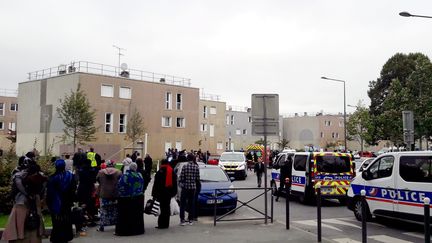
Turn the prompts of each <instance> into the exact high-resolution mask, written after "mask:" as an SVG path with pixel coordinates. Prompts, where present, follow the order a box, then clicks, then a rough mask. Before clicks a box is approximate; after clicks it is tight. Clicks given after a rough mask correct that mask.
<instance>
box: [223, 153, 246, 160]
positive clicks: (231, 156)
mask: <svg viewBox="0 0 432 243" xmlns="http://www.w3.org/2000/svg"><path fill="white" fill-rule="evenodd" d="M220 161H245V159H244V155H242V154H222V155H221V157H220Z"/></svg>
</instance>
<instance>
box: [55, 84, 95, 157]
mask: <svg viewBox="0 0 432 243" xmlns="http://www.w3.org/2000/svg"><path fill="white" fill-rule="evenodd" d="M57 113H58V114H59V118H60V119H61V120H62V121H63V124H64V125H65V127H64V128H63V132H64V138H65V140H67V139H72V144H73V148H74V151H75V148H76V145H77V144H84V143H85V142H90V141H93V140H94V139H95V133H96V130H97V129H96V127H95V125H94V121H95V116H96V115H95V114H96V111H95V110H92V109H91V107H90V103H89V101H88V99H87V96H86V94H85V93H84V91H83V90H81V86H80V85H79V84H78V87H77V89H76V90H75V91H71V93H70V95H67V96H66V97H65V98H64V100H62V99H60V107H58V108H57Z"/></svg>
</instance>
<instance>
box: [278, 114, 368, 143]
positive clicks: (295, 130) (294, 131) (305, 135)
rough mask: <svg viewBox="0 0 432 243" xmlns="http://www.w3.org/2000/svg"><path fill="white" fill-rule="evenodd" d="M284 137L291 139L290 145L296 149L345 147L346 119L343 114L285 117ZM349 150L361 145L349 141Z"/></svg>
mask: <svg viewBox="0 0 432 243" xmlns="http://www.w3.org/2000/svg"><path fill="white" fill-rule="evenodd" d="M283 127H284V128H283V131H284V136H283V137H284V138H285V139H287V140H289V141H290V143H289V146H290V147H291V148H294V149H304V148H305V146H314V147H315V148H317V149H325V148H327V147H329V145H331V144H333V145H336V146H331V148H334V149H343V148H344V137H345V136H344V119H343V114H337V115H329V114H322V113H317V114H308V113H306V112H305V113H303V114H302V115H299V114H298V113H296V114H295V115H294V116H292V117H285V118H284V119H283ZM347 147H348V149H349V150H359V148H360V145H359V144H358V143H357V142H355V141H347Z"/></svg>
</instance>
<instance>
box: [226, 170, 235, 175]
mask: <svg viewBox="0 0 432 243" xmlns="http://www.w3.org/2000/svg"><path fill="white" fill-rule="evenodd" d="M227 174H228V175H232V174H235V172H234V171H227Z"/></svg>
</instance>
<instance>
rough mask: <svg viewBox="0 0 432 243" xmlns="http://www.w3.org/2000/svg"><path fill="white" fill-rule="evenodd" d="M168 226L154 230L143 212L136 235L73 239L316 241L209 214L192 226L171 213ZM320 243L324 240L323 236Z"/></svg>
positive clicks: (109, 230) (277, 227) (108, 232)
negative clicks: (141, 225) (216, 219)
mask: <svg viewBox="0 0 432 243" xmlns="http://www.w3.org/2000/svg"><path fill="white" fill-rule="evenodd" d="M170 224H171V225H170V228H169V229H167V230H159V229H156V228H155V226H156V225H157V223H156V217H153V216H151V215H145V230H146V232H145V234H144V235H139V236H115V235H113V233H114V227H106V228H105V232H97V231H96V228H91V229H89V231H88V235H87V236H85V237H79V238H76V239H74V240H73V242H77V243H78V242H106V243H110V242H120V241H121V242H122V243H129V242H143V241H146V242H160V243H171V242H172V243H181V242H188V243H189V242H191V243H192V242H205V243H222V242H234V243H246V242H247V243H251V242H278V243H279V242H317V240H316V236H315V235H313V234H311V233H309V232H306V231H303V230H300V229H297V228H291V229H290V230H286V229H285V225H283V224H281V223H279V222H274V224H270V223H269V224H268V225H265V224H264V223H263V221H239V222H219V223H218V224H217V226H216V227H214V226H213V218H212V217H201V218H199V221H198V222H195V223H194V225H192V226H180V225H179V218H178V216H172V217H171V222H170ZM323 242H326V240H325V239H323Z"/></svg>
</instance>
